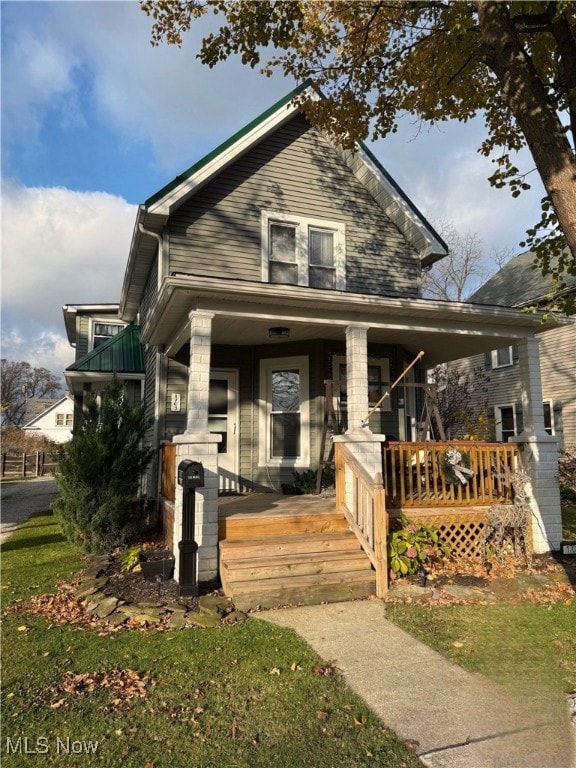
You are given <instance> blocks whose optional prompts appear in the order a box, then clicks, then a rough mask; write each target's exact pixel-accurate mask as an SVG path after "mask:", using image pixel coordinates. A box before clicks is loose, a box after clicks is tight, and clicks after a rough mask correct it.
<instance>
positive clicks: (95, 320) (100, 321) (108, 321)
mask: <svg viewBox="0 0 576 768" xmlns="http://www.w3.org/2000/svg"><path fill="white" fill-rule="evenodd" d="M97 325H117V326H118V327H119V328H120V330H122V329H123V328H125V327H126V323H122V322H121V321H120V320H119V319H118V317H116V316H115V315H112V316H111V317H91V318H90V338H89V349H90V352H91V351H92V350H93V349H95V346H94V336H95V332H96V326H97ZM118 333H120V331H118ZM108 338H112V337H111V336H110V337H108Z"/></svg>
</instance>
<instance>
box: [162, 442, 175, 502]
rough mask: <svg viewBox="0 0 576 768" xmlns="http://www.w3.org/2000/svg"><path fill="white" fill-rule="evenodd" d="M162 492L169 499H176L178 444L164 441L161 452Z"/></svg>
mask: <svg viewBox="0 0 576 768" xmlns="http://www.w3.org/2000/svg"><path fill="white" fill-rule="evenodd" d="M160 461H161V475H160V493H161V494H162V496H164V498H165V499H167V500H168V501H175V500H176V444H175V443H163V444H162V448H161V453H160Z"/></svg>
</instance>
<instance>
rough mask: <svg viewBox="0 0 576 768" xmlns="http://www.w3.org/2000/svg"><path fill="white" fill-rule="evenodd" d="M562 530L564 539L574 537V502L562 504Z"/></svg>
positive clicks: (575, 533)
mask: <svg viewBox="0 0 576 768" xmlns="http://www.w3.org/2000/svg"><path fill="white" fill-rule="evenodd" d="M562 530H563V534H564V538H565V539H576V504H564V505H563V506H562Z"/></svg>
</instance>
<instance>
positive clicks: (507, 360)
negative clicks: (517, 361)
mask: <svg viewBox="0 0 576 768" xmlns="http://www.w3.org/2000/svg"><path fill="white" fill-rule="evenodd" d="M491 355H492V368H507V367H508V366H510V365H514V353H513V349H512V347H501V348H500V349H493V350H492V353H491Z"/></svg>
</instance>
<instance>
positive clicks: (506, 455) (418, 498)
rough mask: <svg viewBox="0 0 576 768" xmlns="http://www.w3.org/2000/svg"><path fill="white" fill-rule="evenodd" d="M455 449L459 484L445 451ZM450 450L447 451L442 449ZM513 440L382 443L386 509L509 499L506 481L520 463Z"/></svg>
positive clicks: (518, 453)
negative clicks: (495, 441) (460, 471)
mask: <svg viewBox="0 0 576 768" xmlns="http://www.w3.org/2000/svg"><path fill="white" fill-rule="evenodd" d="M451 449H455V450H457V451H459V452H460V454H461V456H462V460H461V462H460V467H464V468H466V469H469V470H470V472H471V474H470V475H469V474H468V473H466V472H464V473H463V477H464V478H465V480H466V482H465V483H463V482H461V481H460V480H458V479H457V478H455V476H454V470H453V469H452V468H451V465H450V464H449V462H448V457H447V452H448V451H450V450H451ZM448 455H450V454H448ZM520 466H521V458H520V450H519V447H518V445H516V444H514V443H481V442H472V441H470V442H468V441H459V440H453V441H450V442H446V443H431V442H423V443H402V442H390V443H384V445H383V449H382V467H383V474H384V487H385V490H386V506H387V508H388V510H389V511H390V510H391V509H394V510H397V509H404V508H405V507H454V506H457V507H466V506H490V505H491V504H494V503H507V502H511V501H512V495H511V494H512V490H511V486H510V483H509V482H507V478H509V476H510V474H511V473H512V472H514V471H515V470H517V469H518V468H520Z"/></svg>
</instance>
